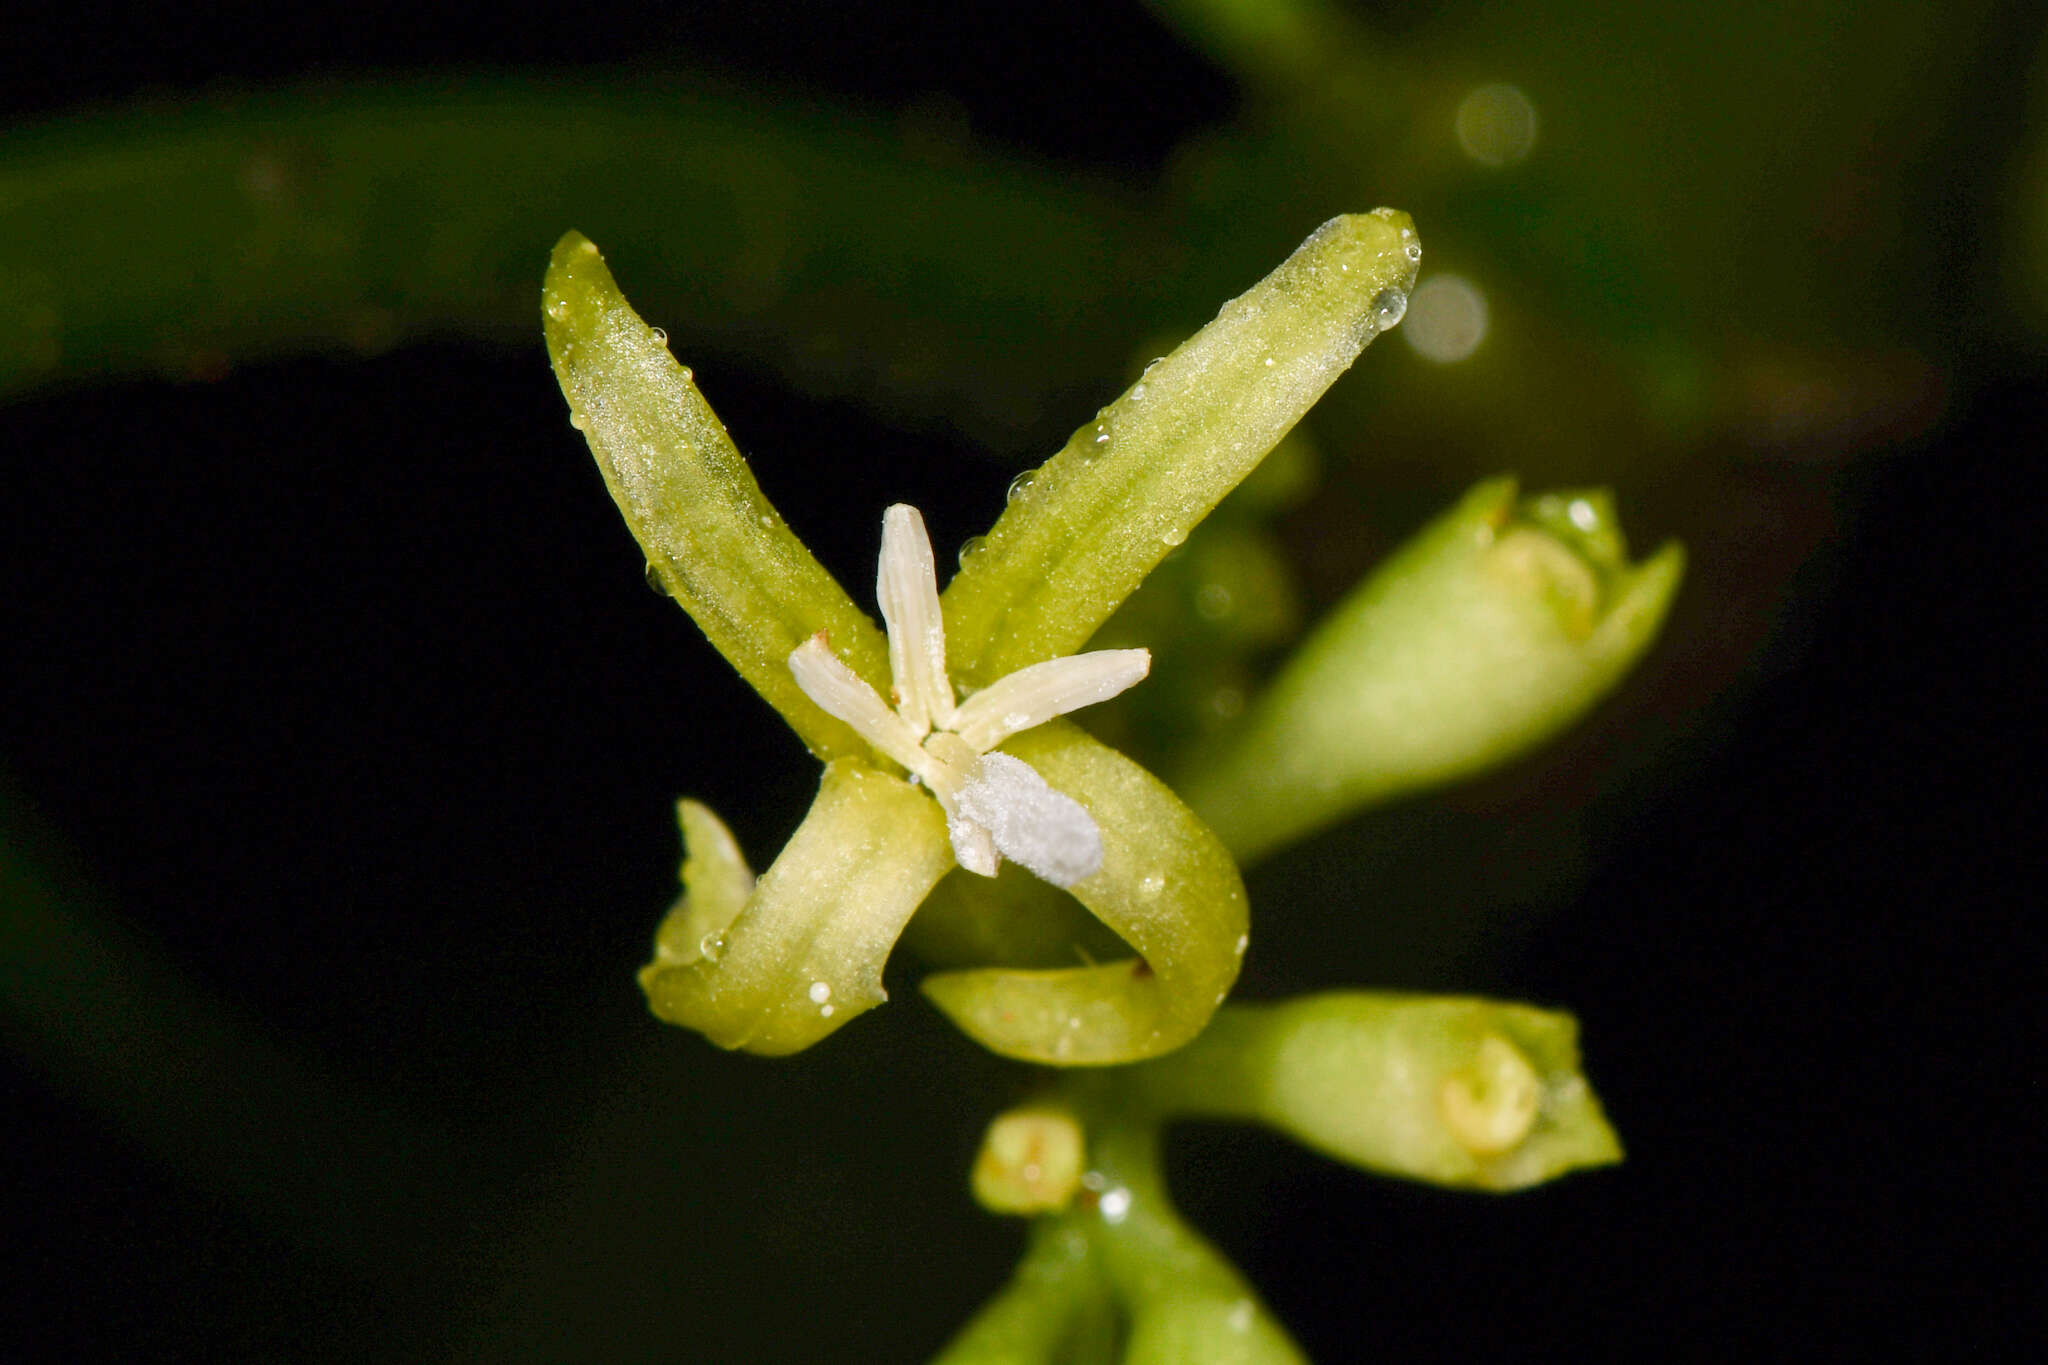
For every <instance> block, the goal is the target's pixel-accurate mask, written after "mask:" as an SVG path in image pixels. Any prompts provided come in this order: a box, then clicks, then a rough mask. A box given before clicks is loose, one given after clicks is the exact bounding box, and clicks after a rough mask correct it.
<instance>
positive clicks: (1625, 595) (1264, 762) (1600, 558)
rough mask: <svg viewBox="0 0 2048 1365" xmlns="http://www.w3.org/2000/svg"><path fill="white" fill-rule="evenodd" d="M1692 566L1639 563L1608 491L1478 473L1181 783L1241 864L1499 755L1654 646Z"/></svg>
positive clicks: (1664, 554)
mask: <svg viewBox="0 0 2048 1365" xmlns="http://www.w3.org/2000/svg"><path fill="white" fill-rule="evenodd" d="M1683 566H1684V555H1683V553H1682V552H1681V551H1680V549H1679V547H1678V546H1677V545H1676V544H1671V545H1666V546H1665V547H1664V548H1663V549H1661V550H1659V551H1658V552H1657V553H1656V554H1655V555H1653V556H1652V557H1651V558H1650V559H1648V560H1646V561H1644V562H1643V563H1641V564H1631V563H1629V562H1628V559H1627V551H1626V547H1625V545H1624V544H1623V542H1622V539H1621V533H1620V529H1619V527H1618V525H1617V523H1616V520H1615V516H1614V508H1613V505H1612V502H1611V500H1609V499H1608V498H1607V496H1606V495H1605V494H1604V493H1597V492H1596V493H1577V494H1553V495H1547V496H1544V497H1537V498H1531V499H1528V500H1526V501H1524V502H1522V503H1521V504H1519V505H1518V504H1517V502H1516V498H1515V484H1514V481H1513V480H1511V479H1496V480H1493V481H1490V482H1488V483H1484V484H1481V485H1479V486H1478V487H1477V488H1475V489H1473V490H1472V492H1470V493H1468V494H1467V495H1466V496H1465V498H1464V499H1463V500H1462V501H1460V502H1459V503H1458V505H1457V506H1456V507H1454V508H1453V509H1452V510H1451V511H1450V512H1448V513H1446V514H1445V515H1444V516H1442V517H1440V518H1438V519H1437V520H1436V521H1435V522H1432V523H1431V524H1430V525H1429V526H1427V527H1425V528H1424V529H1423V530H1422V531H1421V532H1420V533H1419V534H1418V535H1417V536H1416V537H1415V538H1414V539H1413V540H1411V541H1410V542H1409V543H1408V544H1407V545H1406V546H1404V547H1403V548H1402V549H1400V550H1399V551H1397V552H1396V553H1395V555H1394V556H1393V557H1392V558H1391V559H1389V560H1388V561H1387V562H1386V563H1385V564H1384V565H1382V566H1381V567H1380V568H1379V569H1378V570H1377V571H1376V572H1374V573H1373V575H1372V576H1371V577H1370V578H1368V579H1366V581H1365V582H1364V583H1362V584H1360V585H1359V586H1358V587H1356V588H1354V589H1353V590H1352V591H1351V593H1350V594H1349V595H1348V596H1346V597H1345V599H1344V600H1343V601H1342V602H1341V603H1339V604H1338V606H1337V607H1336V609H1335V610H1333V611H1332V612H1331V613H1330V614H1329V616H1328V617H1327V618H1325V619H1324V621H1323V622H1322V623H1321V624H1320V625H1318V626H1317V627H1316V629H1315V630H1314V632H1313V633H1312V634H1311V635H1310V637H1309V639H1308V640H1307V641H1306V642H1305V643H1304V644H1303V645H1302V647H1301V649H1300V650H1299V651H1297V652H1296V653H1295V654H1294V655H1293V657H1292V658H1290V659H1289V660H1288V662H1287V664H1286V665H1285V666H1284V667H1283V668H1282V670H1281V672H1280V674H1279V676H1278V677H1276V678H1275V679H1274V681H1273V683H1272V685H1271V686H1270V687H1268V688H1267V690H1266V691H1265V692H1264V693H1263V694H1261V695H1260V696H1259V697H1258V698H1257V699H1256V700H1255V701H1254V702H1253V704H1252V707H1251V709H1250V711H1249V712H1248V713H1247V716H1246V719H1245V723H1244V724H1243V726H1242V727H1241V728H1240V729H1239V730H1238V731H1237V732H1236V733H1235V734H1234V735H1233V736H1231V737H1230V738H1229V739H1228V740H1227V741H1225V742H1224V743H1222V744H1220V745H1218V746H1216V747H1215V748H1213V749H1208V750H1204V751H1203V752H1202V753H1200V754H1198V755H1197V756H1196V759H1195V764H1194V766H1193V767H1192V768H1191V770H1190V771H1189V772H1187V773H1185V774H1183V775H1182V779H1181V781H1179V782H1178V783H1177V784H1176V786H1177V787H1178V789H1179V790H1180V791H1182V792H1183V793H1184V794H1185V795H1186V797H1187V800H1188V803H1189V804H1190V805H1192V806H1193V807H1194V808H1195V809H1196V811H1198V812H1199V813H1200V814H1201V815H1202V817H1203V818H1204V819H1206V820H1208V821H1209V822H1210V824H1211V825H1212V826H1214V827H1215V829H1216V831H1217V832H1218V833H1219V834H1220V835H1222V836H1223V840H1224V842H1225V843H1227V844H1228V845H1229V846H1230V849H1231V851H1232V852H1233V853H1235V854H1236V855H1237V857H1238V858H1239V860H1240V861H1246V862H1248V861H1250V860H1252V859H1255V858H1257V857H1258V856H1259V855H1261V854H1263V853H1265V852H1267V851H1269V850H1271V849H1272V848H1274V847H1276V846H1278V845H1280V844H1284V843H1286V842H1288V841H1289V840H1292V839H1295V838H1299V837H1301V836H1302V835H1305V834H1307V833H1309V832H1310V831H1312V830H1315V829H1317V828H1320V827H1322V826H1324V825H1327V824H1330V823H1331V822H1333V821H1335V820H1338V819H1340V818H1342V817H1343V816H1344V815H1346V814H1349V813H1351V812H1352V811H1355V810H1358V809H1360V808H1362V807H1364V806H1367V805H1371V804H1374V803H1377V802H1384V801H1388V800H1391V799H1393V798H1394V797H1397V796H1401V795H1404V794H1406V793H1409V792H1412V791H1416V790H1418V789H1420V788H1423V787H1427V786H1430V785H1434V784H1437V783H1442V782H1447V781H1450V780H1452V779H1454V778H1458V777H1463V776H1466V775H1468V774H1471V773H1475V772H1479V771H1481V770H1483V769H1486V768H1490V767H1494V766H1497V765H1499V764H1502V763H1505V762H1507V761H1508V760H1510V759H1512V758H1515V757H1517V756H1518V755H1520V754H1522V753H1525V752H1527V751H1528V750H1529V749H1531V748H1533V747H1535V746H1536V745H1538V744H1540V743H1542V742H1543V741H1545V740H1547V739H1549V738H1550V737H1552V736H1553V735H1555V734H1557V733H1558V732H1559V731H1560V730H1562V729H1564V728H1565V727H1566V726H1568V725H1569V724H1571V723H1572V722H1573V721H1574V720H1576V719H1578V718H1579V717H1580V716H1582V715H1584V714H1585V713H1586V711H1587V710H1589V709H1590V708H1591V707H1592V706H1593V704H1594V703H1595V702H1597V701H1599V699H1600V698H1601V697H1603V696H1605V695H1606V693H1607V692H1608V691H1609V689H1611V688H1612V687H1613V686H1614V685H1615V683H1617V682H1618V681H1619V680H1620V679H1621V677H1622V676H1623V674H1625V673H1626V672H1627V671H1628V669H1629V668H1630V667H1631V666H1632V665H1633V664H1634V663H1635V662H1636V660H1637V659H1639V658H1640V657H1641V656H1642V654H1643V652H1644V651H1645V650H1647V649H1648V648H1649V646H1650V643H1651V642H1652V641H1653V640H1654V639H1655V638H1656V635H1657V630H1658V627H1659V626H1661V625H1662V624H1663V620H1664V615H1665V612H1666V610H1667V609H1668V608H1669V607H1670V604H1671V600H1672V597H1673V595H1674V594H1675V593H1676V591H1677V588H1678V582H1679V578H1680V575H1681V573H1682V570H1683Z"/></svg>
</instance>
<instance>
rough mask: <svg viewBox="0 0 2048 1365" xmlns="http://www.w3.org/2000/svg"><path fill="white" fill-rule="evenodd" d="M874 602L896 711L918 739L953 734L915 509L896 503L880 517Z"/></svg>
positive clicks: (928, 555) (935, 591)
mask: <svg viewBox="0 0 2048 1365" xmlns="http://www.w3.org/2000/svg"><path fill="white" fill-rule="evenodd" d="M875 600H876V602H877V603H878V604H879V605H880V606H881V608H882V624H883V625H884V626H885V627H887V629H888V632H889V673H890V676H891V677H893V678H894V679H895V682H896V710H897V713H898V714H899V715H901V716H902V717H903V721H904V724H906V725H908V726H909V727H910V730H911V733H913V734H915V735H917V736H918V737H919V738H922V737H923V736H924V735H925V734H926V733H927V732H929V731H930V730H931V728H932V727H933V726H937V727H938V728H939V729H941V730H950V729H952V728H953V684H952V683H951V682H949V681H947V678H946V623H945V618H944V617H942V616H941V615H940V614H939V577H938V570H937V569H936V568H935V567H934V566H933V564H932V542H931V537H930V536H929V535H927V534H926V533H925V529H924V518H923V517H922V516H921V515H919V513H918V510H917V509H916V508H915V507H911V506H909V505H907V504H905V503H900V502H899V503H897V504H896V505H895V506H894V507H891V508H890V509H889V510H888V511H886V512H884V513H883V514H882V561H881V566H880V567H879V568H878V569H877V570H876V572H875Z"/></svg>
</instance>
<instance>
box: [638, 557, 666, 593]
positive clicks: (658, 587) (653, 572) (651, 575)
mask: <svg viewBox="0 0 2048 1365" xmlns="http://www.w3.org/2000/svg"><path fill="white" fill-rule="evenodd" d="M644 576H645V578H646V579H647V586H648V587H650V588H652V589H653V590H654V592H655V595H656V596H658V597H666V596H668V584H666V583H664V582H662V581H661V570H660V569H657V568H655V567H654V561H653V560H651V559H650V560H648V561H647V570H646V573H645V575H644Z"/></svg>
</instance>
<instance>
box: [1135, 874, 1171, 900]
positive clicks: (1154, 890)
mask: <svg viewBox="0 0 2048 1365" xmlns="http://www.w3.org/2000/svg"><path fill="white" fill-rule="evenodd" d="M1165 889H1166V878H1164V877H1162V876H1160V875H1159V874H1158V873H1156V872H1155V873H1153V874H1151V875H1150V876H1148V877H1146V878H1144V879H1143V880H1142V881H1140V882H1139V883H1138V894H1139V895H1141V896H1143V897H1145V898H1146V899H1148V900H1149V899H1151V898H1152V897H1154V896H1156V895H1158V894H1159V893H1160V892H1162V891H1164V890H1165Z"/></svg>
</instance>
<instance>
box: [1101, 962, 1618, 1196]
mask: <svg viewBox="0 0 2048 1365" xmlns="http://www.w3.org/2000/svg"><path fill="white" fill-rule="evenodd" d="M1578 1040H1579V1026H1578V1022H1577V1021H1576V1020H1574V1019H1573V1018H1572V1017H1571V1016H1570V1015H1568V1014H1560V1013H1557V1012H1555V1011H1552V1010H1540V1009H1536V1008H1534V1007H1532V1006H1529V1005H1515V1004H1505V1003H1501V1002H1499V1001H1493V1000H1480V999H1473V998H1470V997H1464V996H1422V995H1399V994H1387V993H1376V992H1365V991H1345V992H1339V993H1335V994H1330V995H1318V996H1308V997H1304V998H1302V999H1298V1000H1291V1001H1288V1002H1287V1003H1285V1004H1281V1005H1237V1006H1232V1007H1231V1008H1230V1009H1228V1010H1225V1011H1223V1013H1221V1014H1220V1015H1218V1016H1217V1018H1216V1020H1215V1022H1214V1023H1213V1024H1211V1026H1210V1027H1209V1029H1208V1031H1207V1032H1205V1033H1204V1034H1203V1035H1202V1037H1201V1039H1200V1040H1199V1041H1198V1042H1197V1043H1196V1045H1195V1046H1193V1047H1190V1048H1188V1049H1185V1050H1184V1051H1182V1052H1179V1053H1177V1054H1175V1055H1174V1056H1172V1057H1167V1058H1161V1059H1160V1060H1159V1061H1156V1062H1153V1063H1151V1064H1149V1065H1147V1066H1145V1067H1141V1068H1139V1069H1137V1070H1136V1071H1135V1072H1134V1073H1133V1074H1132V1080H1133V1083H1134V1085H1135V1086H1136V1088H1137V1091H1138V1093H1139V1094H1140V1095H1142V1096H1144V1097H1145V1098H1146V1099H1147V1100H1148V1101H1149V1103H1150V1105H1151V1106H1152V1107H1153V1108H1155V1109H1156V1110H1157V1111H1158V1112H1161V1113H1165V1114H1168V1115H1173V1114H1181V1115H1187V1116H1190V1117H1207V1118H1236V1119H1247V1120H1252V1121H1255V1122H1259V1123H1264V1124H1267V1125H1269V1126H1271V1127H1274V1128H1278V1129H1279V1130H1281V1131H1282V1132H1285V1133H1288V1134H1291V1135H1292V1136H1294V1137H1296V1138H1298V1139H1299V1140H1301V1141H1302V1142H1304V1143H1306V1144H1308V1145H1309V1146H1311V1147H1314V1148H1316V1149H1318V1150H1319V1151H1322V1152H1325V1153H1328V1154H1329V1155H1331V1156H1334V1157H1336V1158H1337V1159H1339V1160H1340V1161H1347V1162H1350V1163H1351V1164H1353V1165H1356V1166H1363V1167H1365V1168H1367V1169H1369V1170H1374V1171H1378V1172H1380V1173H1381V1174H1384V1175H1397V1176H1405V1177H1407V1178H1408V1179H1411V1180H1423V1181H1428V1182H1429V1183H1431V1184H1436V1185H1452V1186H1463V1187H1471V1188H1477V1189H1488V1190H1515V1189H1521V1188H1523V1187H1524V1186H1527V1185H1534V1184H1537V1183H1538V1182H1540V1181H1544V1180H1549V1179H1552V1178H1553V1177H1556V1176H1559V1175H1563V1174H1564V1173H1565V1172H1567V1171H1572V1170H1577V1169H1580V1168H1583V1167H1587V1166H1604V1165H1608V1164H1610V1163H1612V1162H1616V1161H1619V1160H1621V1143H1620V1140H1619V1139H1618V1138H1616V1137H1615V1135H1614V1130H1613V1129H1612V1128H1611V1127H1609V1126H1608V1123H1607V1119H1606V1117H1605V1116H1604V1115H1603V1114H1602V1113H1601V1112H1600V1103H1599V1101H1598V1100H1597V1099H1596V1098H1594V1095H1593V1091H1592V1087H1590V1086H1589V1085H1587V1083H1586V1078H1585V1077H1584V1076H1583V1075H1582V1074H1580V1071H1579V1047H1578Z"/></svg>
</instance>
